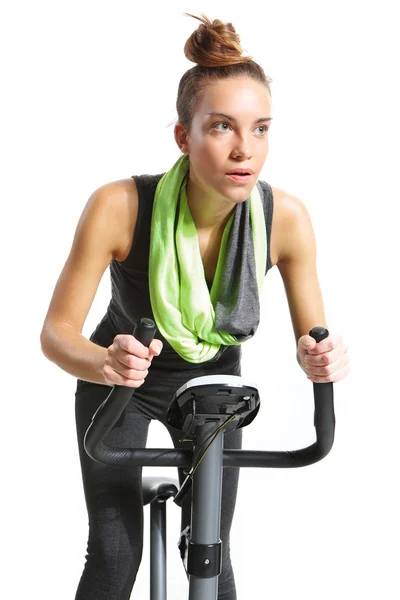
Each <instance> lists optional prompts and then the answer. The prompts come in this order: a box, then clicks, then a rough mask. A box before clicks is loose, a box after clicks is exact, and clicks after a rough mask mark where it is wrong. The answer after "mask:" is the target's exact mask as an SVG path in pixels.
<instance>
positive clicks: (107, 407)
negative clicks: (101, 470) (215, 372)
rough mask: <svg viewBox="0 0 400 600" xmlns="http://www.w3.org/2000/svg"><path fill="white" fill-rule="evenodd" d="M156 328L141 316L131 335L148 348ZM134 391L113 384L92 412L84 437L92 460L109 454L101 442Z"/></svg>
mask: <svg viewBox="0 0 400 600" xmlns="http://www.w3.org/2000/svg"><path fill="white" fill-rule="evenodd" d="M156 329H157V328H156V325H155V323H154V321H152V319H147V318H145V317H143V318H142V319H140V321H139V322H138V323H136V326H135V329H134V331H133V335H134V336H135V338H136V339H137V340H138V341H139V342H140V343H141V344H143V346H146V348H148V347H149V346H150V344H151V341H152V339H153V338H154V335H155V333H156ZM134 393H135V389H132V388H131V387H127V386H124V385H115V386H114V387H113V388H112V390H111V392H110V393H109V394H108V396H107V398H106V399H105V400H104V402H103V403H102V404H100V406H99V408H98V409H97V410H96V412H95V413H94V415H93V417H92V422H91V423H90V425H89V427H88V429H87V431H86V434H85V437H84V446H85V449H86V452H87V453H88V455H89V456H90V457H91V458H93V460H98V457H100V456H105V455H106V454H109V451H110V449H109V448H107V447H106V446H104V445H103V444H102V440H103V438H105V436H106V435H107V434H108V433H109V431H111V429H112V428H113V427H114V425H115V423H116V422H117V421H118V419H119V418H120V416H121V415H122V413H123V412H124V410H125V408H126V406H127V404H128V402H129V401H130V399H131V398H132V396H133V394H134ZM99 462H101V461H99Z"/></svg>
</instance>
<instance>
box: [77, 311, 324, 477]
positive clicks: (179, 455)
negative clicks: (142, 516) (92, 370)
mask: <svg viewBox="0 0 400 600" xmlns="http://www.w3.org/2000/svg"><path fill="white" fill-rule="evenodd" d="M155 331H156V326H155V323H154V322H153V321H152V320H151V319H146V318H142V319H141V320H140V322H139V323H138V324H137V325H136V327H135V330H134V334H133V335H134V336H135V337H136V339H137V340H139V341H140V342H141V343H142V344H143V345H144V346H146V347H149V345H150V343H151V341H152V339H153V337H154V334H155ZM309 335H310V336H311V337H313V338H314V339H315V340H316V342H317V343H318V342H320V341H321V340H323V339H325V338H326V337H327V336H328V335H329V332H328V330H327V329H325V328H324V327H314V328H313V329H311V331H310V332H309ZM313 388H314V404H315V413H314V427H315V431H316V437H317V439H316V441H315V442H314V444H312V445H311V446H307V447H306V448H301V449H299V450H291V451H263V450H224V451H223V466H224V467H273V468H293V467H305V466H307V465H311V464H313V463H315V462H318V461H319V460H321V459H322V458H324V457H325V456H326V455H327V454H328V453H329V451H330V450H331V448H332V445H333V440H334V434H335V413H334V406H333V384H332V383H313ZM133 393H134V392H132V388H130V387H126V386H120V385H116V386H114V387H113V389H112V390H111V392H110V393H109V395H108V396H107V398H106V399H105V400H104V402H103V403H102V404H101V405H100V406H99V408H98V409H97V410H96V412H95V414H94V415H93V418H92V422H91V423H90V425H89V427H88V429H87V431H86V434H85V438H84V446H85V450H86V452H87V454H88V455H89V456H90V457H91V458H92V459H93V460H96V461H98V462H102V463H106V464H109V465H126V466H143V467H148V466H154V467H156V466H157V467H161V466H162V467H191V466H192V462H193V461H192V459H193V450H189V449H188V450H183V449H170V448H116V447H112V446H106V445H105V444H104V443H103V441H102V440H103V438H104V437H105V436H106V435H107V434H108V433H109V432H110V431H111V429H112V428H113V427H114V425H115V423H116V422H117V421H118V419H119V418H120V416H121V414H122V413H123V411H124V410H125V408H126V406H127V404H128V402H129V400H130V399H131V397H132V395H133Z"/></svg>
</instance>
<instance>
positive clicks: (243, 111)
mask: <svg viewBox="0 0 400 600" xmlns="http://www.w3.org/2000/svg"><path fill="white" fill-rule="evenodd" d="M209 113H223V114H214V115H210V114H209ZM228 117H231V118H228ZM270 121H271V98H270V95H269V92H268V90H267V88H266V87H265V86H264V85H263V84H261V83H259V82H258V81H254V79H251V78H249V77H240V78H234V79H223V80H217V81H215V82H212V83H209V84H208V85H207V87H206V88H205V90H204V93H203V96H202V99H201V103H200V105H199V107H198V109H197V111H196V113H195V114H194V116H193V120H192V126H191V131H190V134H189V135H187V134H186V132H185V130H184V128H183V126H182V125H181V124H180V123H177V124H176V126H175V139H176V141H177V143H178V144H179V142H178V140H180V142H181V143H180V144H179V146H180V148H181V150H182V152H184V153H185V154H189V155H190V177H191V179H192V181H194V182H195V184H196V186H198V187H200V188H201V189H202V191H204V193H205V194H207V195H209V196H215V195H217V196H222V197H224V198H229V199H230V200H233V201H236V202H238V201H244V200H246V199H247V198H248V197H249V195H250V192H251V190H252V189H253V187H254V186H255V184H256V182H257V179H258V176H259V174H260V171H261V169H262V167H263V165H264V162H265V159H266V157H267V154H268V128H269V127H270ZM237 168H243V169H247V168H249V169H252V170H253V171H254V174H253V175H251V177H250V179H249V180H248V181H240V182H237V181H235V180H233V179H231V178H230V177H229V176H228V175H227V173H229V172H230V171H233V170H235V169H237Z"/></svg>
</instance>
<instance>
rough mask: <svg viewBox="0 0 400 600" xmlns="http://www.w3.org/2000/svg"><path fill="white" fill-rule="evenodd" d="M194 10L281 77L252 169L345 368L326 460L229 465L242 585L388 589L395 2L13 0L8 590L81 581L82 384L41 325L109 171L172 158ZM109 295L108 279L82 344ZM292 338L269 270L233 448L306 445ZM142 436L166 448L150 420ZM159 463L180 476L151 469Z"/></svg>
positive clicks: (7, 263)
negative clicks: (260, 165) (219, 23)
mask: <svg viewBox="0 0 400 600" xmlns="http://www.w3.org/2000/svg"><path fill="white" fill-rule="evenodd" d="M186 11H187V12H194V13H195V14H199V13H200V12H203V11H204V12H205V13H206V14H207V15H208V16H209V17H211V18H219V19H222V20H224V21H231V22H232V23H233V25H234V26H235V28H236V30H237V32H238V33H239V35H240V36H241V40H242V46H243V48H244V50H245V52H246V53H248V54H250V55H252V56H253V57H254V58H255V60H257V61H258V62H259V63H260V64H261V65H262V66H263V68H264V70H265V72H266V74H267V75H269V76H270V77H272V79H273V81H272V84H271V88H272V106H273V107H272V116H273V117H274V120H273V122H272V123H273V124H272V127H271V130H270V134H269V137H270V150H269V155H268V157H267V161H266V163H265V166H264V169H263V171H262V174H261V178H262V179H265V180H267V181H268V182H269V183H270V184H271V185H274V186H277V187H281V188H283V189H286V190H287V191H289V192H290V193H293V194H295V195H297V196H298V197H299V198H300V199H301V200H302V201H303V202H305V204H306V206H307V208H308V210H309V213H310V215H311V218H312V222H313V225H314V230H315V233H316V239H317V250H318V255H317V260H318V274H319V279H320V284H321V288H322V292H323V296H324V303H325V309H326V315H327V321H328V326H329V329H330V331H331V332H336V333H339V334H340V335H342V336H343V339H344V341H345V343H347V345H348V347H349V354H350V359H351V372H350V374H349V376H348V377H347V378H346V379H345V380H344V381H342V382H340V383H338V384H336V385H335V388H334V389H335V409H336V420H337V424H336V437H335V444H334V446H333V449H332V451H331V453H330V454H329V455H328V457H327V458H325V459H324V460H323V461H321V462H320V463H317V464H315V465H313V466H310V467H307V468H302V469H294V470H285V469H278V470H274V469H264V470H256V469H247V470H246V469H243V470H242V472H241V476H240V488H239V495H238V500H237V509H236V514H235V519H234V523H233V528H232V560H233V565H234V571H235V576H236V582H237V590H238V598H239V599H241V600H244V599H247V598H253V597H254V598H273V599H274V600H289V599H290V600H292V599H293V598H296V599H299V600H300V599H307V600H317V599H318V600H319V599H320V598H321V597H323V598H324V599H325V600H331V599H334V598H335V599H336V598H339V597H340V598H363V597H375V598H377V597H382V598H385V600H390V599H394V598H398V597H399V583H398V576H397V574H396V571H397V569H398V560H399V557H398V539H399V535H400V527H399V517H398V506H399V500H400V498H399V493H398V491H397V490H398V485H397V477H398V443H397V439H398V420H399V417H400V411H399V407H398V400H399V394H398V390H397V389H396V388H395V386H396V385H397V382H398V379H397V375H398V366H397V359H398V355H399V352H398V339H399V325H398V306H399V295H398V291H397V290H398V288H397V281H396V278H397V275H398V271H399V269H398V259H399V247H398V238H397V230H398V223H397V218H396V217H397V215H398V203H399V200H400V198H399V185H398V164H399V150H398V148H399V146H398V140H399V135H400V128H399V116H398V106H399V101H400V94H399V87H398V55H399V43H398V27H397V23H396V20H395V2H389V1H384V0H383V1H382V0H380V1H379V2H377V1H375V2H374V1H370V2H362V1H355V0H353V1H352V0H350V1H349V0H347V1H346V2H345V1H343V0H340V1H336V2H318V1H317V0H312V1H311V0H307V1H305V0H303V1H302V2H297V1H286V2H285V1H283V2H282V0H270V1H269V2H268V3H259V2H256V1H252V0H250V1H248V2H246V3H243V2H232V1H229V2H225V1H220V2H218V1H215V0H212V1H205V0H204V1H201V2H200V1H185V2H184V1H176V2H171V3H163V2H159V3H154V2H153V3H135V2H127V1H114V2H112V3H111V2H103V1H99V0H96V1H93V0H91V1H82V0H80V1H79V2H77V1H74V0H70V1H69V2H45V1H40V0H37V1H36V2H34V3H30V2H27V1H25V2H22V1H18V0H16V1H15V2H14V3H13V4H12V5H11V4H10V5H8V7H7V9H6V10H5V13H4V8H3V11H2V12H3V19H2V21H3V22H2V35H1V37H0V50H1V55H2V66H1V70H2V73H1V80H2V84H3V85H2V88H3V91H2V97H1V103H2V109H1V116H0V118H1V152H2V175H1V195H2V206H3V219H2V236H1V242H2V256H3V268H2V272H3V276H2V281H3V286H2V289H3V292H2V297H1V302H2V311H3V314H4V316H5V321H4V324H3V327H2V329H3V346H2V353H3V358H2V365H3V386H4V389H3V406H4V407H5V411H6V415H5V418H4V421H3V423H4V426H3V434H2V438H3V440H2V441H3V443H2V449H3V456H4V455H5V460H3V484H4V488H3V489H4V492H3V495H2V504H3V509H2V517H3V519H2V527H1V529H2V545H3V549H4V550H5V552H6V554H7V568H6V569H5V573H4V574H3V576H2V584H3V586H4V587H8V588H9V589H8V592H7V598H8V600H14V599H18V600H21V599H22V598H30V597H31V596H32V595H35V596H36V595H37V596H38V597H40V598H41V599H42V600H54V599H55V598H57V600H71V599H72V598H74V595H75V591H76V587H77V585H78V581H79V578H80V576H81V572H82V569H83V565H84V555H85V552H86V542H87V514H86V507H85V502H84V495H83V487H82V482H81V472H80V464H79V456H78V447H77V443H76V432H75V420H74V392H75V385H76V380H75V379H74V378H73V377H72V376H71V375H69V374H67V373H66V372H64V371H62V370H61V369H60V368H58V367H57V366H56V365H54V364H53V363H51V362H49V361H48V360H47V359H46V358H45V357H44V356H43V355H42V353H41V350H40V343H39V335H40V330H41V327H42V323H43V319H44V317H45V314H46V311H47V308H48V304H49V302H50V298H51V294H52V292H53V289H54V286H55V284H56V281H57V278H58V276H59V274H60V272H61V269H62V267H63V265H64V262H65V260H66V258H67V256H68V253H69V250H70V247H71V243H72V239H73V234H74V231H75V227H76V224H77V222H78V219H79V216H80V214H81V212H82V210H83V208H84V205H85V203H86V201H87V199H88V198H89V196H90V194H91V193H92V192H93V191H94V190H95V189H96V188H97V187H98V186H100V185H102V184H104V183H106V182H109V181H113V180H116V179H120V178H124V177H129V176H130V175H133V174H141V173H160V172H163V171H166V170H167V169H168V168H170V166H172V164H173V162H174V161H175V160H176V159H177V157H178V156H179V150H178V148H177V146H176V144H175V141H174V139H173V125H169V126H168V124H170V123H171V121H172V120H174V119H175V118H176V111H175V101H176V94H177V87H178V83H179V79H180V77H181V76H182V75H183V73H184V72H185V71H186V70H187V69H188V68H190V67H191V66H193V64H192V63H189V61H187V60H186V58H185V57H184V54H183V46H184V43H185V41H186V39H187V38H188V36H189V35H190V34H191V32H192V31H194V29H195V28H196V27H197V26H198V24H199V22H198V21H196V20H194V19H191V18H188V17H185V16H183V12H186ZM396 56H397V59H396ZM4 212H5V216H4ZM109 299H110V281H109V271H108V270H107V271H106V273H105V274H104V277H103V279H102V281H101V283H100V286H99V289H98V293H97V295H96V298H95V301H94V303H93V306H92V308H91V311H90V313H89V316H88V318H87V321H86V323H85V326H84V331H83V333H84V335H86V336H87V337H89V335H90V333H91V332H92V331H93V329H94V327H95V325H96V324H97V322H98V321H99V320H100V318H101V317H102V316H103V314H104V312H105V309H106V306H107V304H108V302H109ZM316 325H317V323H316ZM295 350H296V347H295V339H294V335H293V330H292V325H291V321H290V314H289V310H288V305H287V301H286V296H285V292H284V288H283V283H282V280H281V278H280V275H279V271H278V269H277V268H274V269H273V270H272V271H270V272H269V273H268V275H267V279H266V282H265V285H264V291H263V297H262V313H261V324H260V327H259V330H258V332H257V335H256V336H255V338H253V339H252V340H251V341H250V342H248V343H247V344H245V345H244V346H243V375H244V376H247V377H248V378H249V379H251V380H255V381H256V382H258V385H259V390H260V394H261V399H262V409H261V411H260V414H259V416H258V418H257V420H256V421H255V422H254V423H253V424H252V425H251V427H248V428H247V429H246V430H245V437H244V440H245V441H244V445H245V447H246V448H254V449H260V450H261V449H296V448H299V447H302V446H305V445H308V444H310V443H312V442H313V441H314V428H313V400H312V384H311V383H310V382H309V381H308V380H307V379H306V376H305V375H304V373H303V372H302V371H301V370H300V368H299V366H298V365H297V362H296V357H295ZM4 392H6V393H4ZM148 446H149V447H150V446H155V447H164V446H171V442H170V438H169V436H168V434H167V432H166V431H165V430H164V429H163V426H162V425H160V424H159V423H153V424H152V426H151V429H150V435H149V442H148ZM164 471H165V472H167V474H168V475H175V471H174V470H172V469H153V470H151V469H150V468H146V469H145V472H146V473H151V474H155V473H162V472H164ZM168 508H169V510H168V513H169V521H168V552H169V558H168V570H169V579H168V591H169V597H170V598H173V599H174V600H184V599H185V598H187V583H186V576H185V574H184V570H183V567H182V565H181V562H180V558H179V555H178V550H177V548H176V542H177V540H178V535H179V509H178V508H177V507H176V506H175V505H174V504H173V503H172V502H170V503H169V507H168ZM145 527H146V539H145V548H144V556H143V562H142V566H141V568H140V571H139V574H138V578H137V582H136V584H135V587H134V591H133V593H132V598H133V597H134V598H143V599H144V598H147V597H148V586H149V582H148V568H149V559H148V535H147V533H148V507H147V508H146V522H145Z"/></svg>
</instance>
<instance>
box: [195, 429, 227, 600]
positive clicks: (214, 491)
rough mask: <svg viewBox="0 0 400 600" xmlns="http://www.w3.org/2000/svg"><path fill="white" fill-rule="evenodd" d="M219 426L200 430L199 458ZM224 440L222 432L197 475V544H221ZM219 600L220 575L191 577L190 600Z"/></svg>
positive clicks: (197, 447)
mask: <svg viewBox="0 0 400 600" xmlns="http://www.w3.org/2000/svg"><path fill="white" fill-rule="evenodd" d="M217 426H218V424H216V423H215V422H214V423H205V424H204V425H199V426H198V427H197V428H196V451H195V453H196V458H199V456H198V450H197V449H200V447H201V446H202V445H203V443H204V441H205V440H206V438H207V437H208V436H209V435H210V434H211V433H212V432H213V431H215V430H216V429H217ZM223 440H224V434H223V432H220V433H219V434H218V436H217V438H216V439H215V441H214V442H213V443H212V444H211V446H210V448H209V450H208V452H207V454H206V455H205V457H204V458H203V460H202V461H201V463H200V465H199V467H198V468H197V470H196V472H195V473H194V477H193V490H192V498H193V501H192V519H191V527H190V534H191V541H192V542H193V543H197V544H216V543H218V542H219V540H220V526H221V496H222V455H223ZM208 441H210V440H208ZM195 462H196V461H195ZM195 462H194V464H195ZM217 596H218V575H217V576H216V577H210V578H207V579H204V578H200V577H195V576H194V575H190V576H189V600H214V599H215V600H217Z"/></svg>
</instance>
